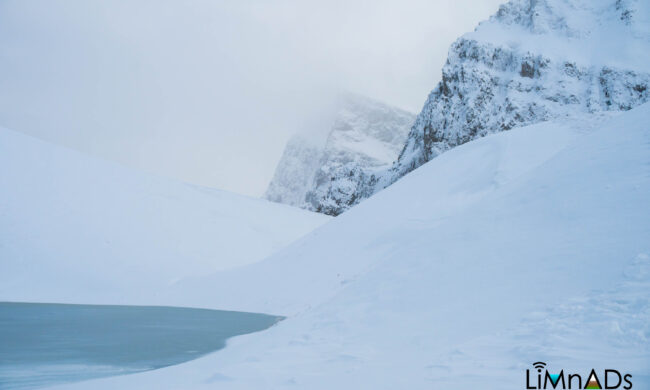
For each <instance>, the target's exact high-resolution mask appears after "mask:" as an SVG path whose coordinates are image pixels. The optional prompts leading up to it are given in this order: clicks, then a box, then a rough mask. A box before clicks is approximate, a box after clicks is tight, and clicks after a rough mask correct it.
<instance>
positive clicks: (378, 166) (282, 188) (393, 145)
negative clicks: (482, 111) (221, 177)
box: [265, 93, 415, 215]
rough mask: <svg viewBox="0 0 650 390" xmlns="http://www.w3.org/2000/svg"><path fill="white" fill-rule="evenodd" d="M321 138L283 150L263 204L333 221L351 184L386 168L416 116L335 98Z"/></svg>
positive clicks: (299, 139)
mask: <svg viewBox="0 0 650 390" xmlns="http://www.w3.org/2000/svg"><path fill="white" fill-rule="evenodd" d="M335 112H336V113H335V115H334V119H333V122H332V125H331V126H330V127H327V128H326V132H325V134H320V133H321V132H320V131H316V132H314V131H305V133H304V134H298V135H296V136H294V137H293V138H292V139H291V140H290V141H289V142H288V144H287V146H286V148H285V151H284V153H283V155H282V158H281V160H280V162H279V164H278V167H277V168H276V171H275V175H274V177H273V180H272V181H271V183H270V184H269V188H268V189H267V191H266V194H265V198H266V199H269V200H272V201H274V202H280V203H286V204H289V205H293V206H298V207H303V208H306V209H309V210H313V211H318V212H321V213H325V214H331V215H338V214H340V213H341V212H343V211H345V210H347V208H348V207H349V205H351V204H353V203H354V200H353V199H352V198H351V197H352V196H355V195H354V194H355V193H356V192H357V188H356V184H357V183H359V182H364V181H366V179H367V178H369V177H370V176H372V174H373V173H375V172H377V171H383V170H386V169H387V168H389V167H390V164H391V163H392V162H393V161H395V159H396V158H397V156H398V154H399V152H400V151H401V150H402V148H403V146H404V142H405V140H406V135H407V134H408V131H409V128H410V126H411V125H412V124H413V121H414V120H415V115H413V114H411V113H408V112H406V111H403V110H400V109H397V108H394V107H390V106H387V105H385V104H383V103H379V102H377V101H374V100H371V99H368V98H366V97H363V96H359V95H354V94H350V93H346V94H343V95H341V96H340V98H339V102H338V103H337V107H336V108H335Z"/></svg>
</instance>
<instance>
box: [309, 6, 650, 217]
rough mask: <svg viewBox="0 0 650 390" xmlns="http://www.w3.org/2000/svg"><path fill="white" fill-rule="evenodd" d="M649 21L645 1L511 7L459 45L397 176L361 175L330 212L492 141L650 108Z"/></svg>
mask: <svg viewBox="0 0 650 390" xmlns="http://www.w3.org/2000/svg"><path fill="white" fill-rule="evenodd" d="M648 19H650V5H648V4H647V2H644V1H640V0H639V1H635V0H589V1H587V0H514V1H510V2H508V3H506V4H504V5H502V6H501V7H500V8H499V10H498V12H497V13H496V14H495V15H494V16H492V17H491V18H490V19H489V20H488V21H486V22H483V23H481V24H480V25H479V26H478V27H477V29H476V30H475V31H474V32H472V33H469V34H466V35H464V36H463V37H461V38H459V39H458V40H457V41H456V42H455V43H454V44H452V46H451V48H450V50H449V56H448V59H447V62H446V64H445V66H444V67H443V70H442V80H441V81H440V83H439V84H438V85H437V87H436V88H435V89H434V90H433V91H432V92H431V93H430V95H429V97H428V99H427V101H426V103H425V104H424V108H423V109H422V112H421V113H420V114H419V115H418V117H417V119H416V121H415V124H414V125H413V127H412V129H411V131H410V133H409V135H408V138H407V141H406V145H405V146H404V149H403V150H402V151H401V153H400V155H399V158H398V159H397V161H396V162H395V163H394V164H393V165H392V167H391V168H390V169H386V170H384V171H375V172H373V173H372V174H370V175H368V174H367V172H362V173H359V174H357V172H356V171H351V172H350V175H349V176H348V182H346V183H345V186H346V187H345V190H344V191H341V193H344V194H345V195H344V196H340V195H339V193H337V192H336V191H333V193H332V194H328V195H329V196H328V197H327V200H328V202H329V203H328V205H329V204H332V205H336V207H337V208H336V209H337V210H341V211H342V210H345V209H347V208H349V207H351V206H353V205H354V204H356V203H358V202H360V201H361V200H363V199H365V198H367V197H369V196H371V195H372V194H374V193H376V192H377V191H379V190H381V189H383V188H385V187H386V186H388V185H390V184H392V183H393V182H395V181H396V180H398V179H399V178H401V177H402V176H404V175H405V174H407V173H409V172H410V171H412V170H414V169H416V168H418V167H419V166H421V165H422V164H424V163H426V162H427V161H430V160H431V159H432V158H435V157H436V156H438V155H439V154H441V153H443V152H445V151H447V150H449V149H451V148H453V147H455V146H458V145H461V144H464V143H466V142H469V141H471V140H473V139H476V138H479V137H483V136H486V135H488V134H492V133H496V132H500V131H505V130H510V129H512V128H515V127H520V126H526V125H530V124H534V123H538V122H542V121H548V120H551V119H558V118H562V117H569V116H572V115H575V114H579V113H594V112H601V111H621V110H629V109H631V108H633V107H635V106H638V105H639V104H642V103H644V102H646V101H648V99H649V96H650V92H649V91H648V89H649V87H650V67H649V66H648V64H649V62H650V56H649V55H648V53H650V21H649V20H648ZM363 173H366V174H363ZM353 189H356V190H355V191H354V192H353V193H349V192H347V191H350V190H353ZM314 210H317V211H321V210H319V209H318V208H314ZM326 210H327V209H326Z"/></svg>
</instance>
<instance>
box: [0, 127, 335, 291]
mask: <svg viewBox="0 0 650 390" xmlns="http://www.w3.org/2000/svg"><path fill="white" fill-rule="evenodd" d="M0 189H1V190H0V260H1V261H0V267H1V272H0V301H32V302H62V303H66V302H68V303H113V304H119V303H129V304H135V303H147V302H152V303H153V302H157V301H156V299H154V298H152V297H154V296H155V295H157V294H158V293H159V292H160V291H161V290H162V289H165V288H169V287H170V286H173V285H174V284H175V283H178V282H179V281H180V280H182V279H183V278H189V277H192V276H196V275H204V274H206V273H208V274H209V273H211V272H214V271H217V270H223V269H226V268H230V267H234V266H241V265H244V264H248V263H252V262H255V261H259V260H261V259H263V258H265V257H266V256H268V255H270V254H271V253H273V252H274V251H276V250H278V249H280V248H282V247H284V246H286V245H287V244H288V243H290V242H292V241H294V240H295V239H296V238H298V237H300V236H302V235H304V234H305V233H307V232H309V231H311V230H313V229H314V228H315V227H317V226H319V225H321V224H322V223H324V222H326V221H327V220H328V218H327V217H325V216H322V215H320V214H316V213H309V212H306V211H303V210H299V209H294V208H291V207H287V206H284V205H279V204H275V203H272V202H268V201H264V200H260V199H253V198H247V197H244V196H239V195H235V194H231V193H227V192H224V191H218V190H213V189H208V188H202V187H197V186H192V185H189V184H185V183H182V182H177V181H173V180H168V179H164V178H160V177H156V176H152V175H148V174H145V173H139V172H132V171H130V170H128V169H126V168H123V167H121V166H119V165H116V164H112V163H109V162H105V161H102V160H97V159H93V158H90V157H87V156H85V155H82V154H80V153H78V152H75V151H72V150H68V149H65V148H61V147H57V146H54V145H51V144H48V143H46V142H43V141H40V140H37V139H35V138H31V137H29V136H26V135H23V134H20V133H17V132H13V131H11V130H7V129H0Z"/></svg>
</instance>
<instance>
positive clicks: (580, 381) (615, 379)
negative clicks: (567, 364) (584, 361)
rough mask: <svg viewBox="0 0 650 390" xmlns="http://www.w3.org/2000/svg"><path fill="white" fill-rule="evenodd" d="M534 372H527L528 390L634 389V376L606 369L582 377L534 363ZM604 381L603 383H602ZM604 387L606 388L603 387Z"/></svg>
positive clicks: (592, 371)
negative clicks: (552, 370) (550, 369)
mask: <svg viewBox="0 0 650 390" xmlns="http://www.w3.org/2000/svg"><path fill="white" fill-rule="evenodd" d="M533 367H534V368H535V369H534V370H532V373H531V370H530V369H529V370H526V389H527V390H536V389H537V390H541V389H576V390H578V389H580V390H582V389H605V390H607V389H618V388H621V389H625V390H629V389H631V388H632V375H631V374H621V373H620V371H618V370H613V369H606V370H604V371H602V372H596V370H595V369H592V370H591V372H590V373H589V374H588V375H586V376H582V375H580V374H569V373H565V372H564V370H560V372H557V371H555V373H551V372H549V370H547V369H546V363H544V362H536V363H533ZM601 379H602V381H601ZM603 385H604V387H603ZM583 386H584V387H583Z"/></svg>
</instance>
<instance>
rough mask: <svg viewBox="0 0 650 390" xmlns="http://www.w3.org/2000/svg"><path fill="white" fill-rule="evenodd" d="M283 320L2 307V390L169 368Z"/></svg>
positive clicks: (148, 309)
mask: <svg viewBox="0 0 650 390" xmlns="http://www.w3.org/2000/svg"><path fill="white" fill-rule="evenodd" d="M281 319H282V317H277V316H269V315H266V314H255V313H241V312H232V311H220V310H206V309H190V308H179V307H157V306H108V305H64V304H48V303H8V302H0V389H29V388H37V387H41V386H46V385H52V384H56V383H62V382H73V381H79V380H84V379H91V378H98V377H103V376H112V375H122V374H129V373H134V372H139V371H146V370H153V369H156V368H161V367H165V366H170V365H173V364H178V363H182V362H185V361H188V360H192V359H195V358H197V357H200V356H202V355H205V354H207V353H209V352H213V351H215V350H218V349H221V348H223V347H224V346H225V342H226V339H228V338H229V337H233V336H237V335H242V334H246V333H251V332H257V331H260V330H264V329H266V328H268V327H270V326H271V325H273V324H275V323H276V322H278V321H279V320H281Z"/></svg>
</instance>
